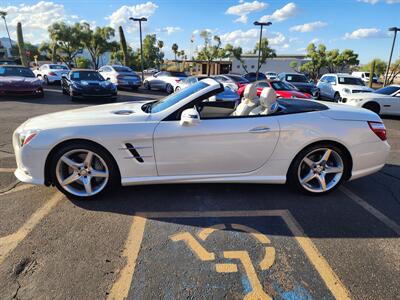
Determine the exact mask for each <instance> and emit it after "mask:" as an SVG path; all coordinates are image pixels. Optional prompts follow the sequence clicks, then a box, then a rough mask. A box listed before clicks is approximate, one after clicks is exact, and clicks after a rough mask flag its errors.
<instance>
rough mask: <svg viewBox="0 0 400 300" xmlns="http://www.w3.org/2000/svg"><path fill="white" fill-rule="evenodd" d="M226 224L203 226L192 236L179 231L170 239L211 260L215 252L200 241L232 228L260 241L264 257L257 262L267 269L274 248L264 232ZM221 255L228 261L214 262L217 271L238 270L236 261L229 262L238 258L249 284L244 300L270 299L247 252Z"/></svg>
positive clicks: (206, 259)
mask: <svg viewBox="0 0 400 300" xmlns="http://www.w3.org/2000/svg"><path fill="white" fill-rule="evenodd" d="M228 225H229V226H226V225H225V224H216V225H213V226H211V227H208V228H204V229H202V230H200V231H199V232H198V233H197V236H193V235H192V234H191V233H189V232H181V233H178V234H174V235H172V236H170V239H171V240H172V241H174V242H179V241H182V242H184V243H185V244H186V246H187V247H188V248H189V249H190V250H191V251H192V252H193V253H194V254H196V256H197V257H198V258H199V259H200V260H201V261H204V262H212V261H214V260H215V259H216V258H215V253H213V252H209V251H207V249H205V248H204V247H203V246H202V244H201V241H205V240H206V239H207V238H208V236H210V235H211V234H212V233H213V232H215V231H218V230H224V229H226V228H227V227H230V228H232V229H235V230H238V231H242V232H246V233H249V234H251V235H252V236H253V237H254V238H255V239H256V240H257V241H258V242H260V243H261V244H262V245H263V246H264V249H263V250H264V258H263V259H262V260H261V262H260V263H259V264H258V266H259V267H260V269H261V270H263V271H264V270H267V269H269V268H270V267H271V266H272V265H273V263H274V261H275V248H274V247H271V246H270V244H271V241H270V240H269V238H268V237H267V236H266V235H265V234H263V233H261V232H259V231H257V230H256V229H254V228H251V227H249V226H246V225H241V224H228ZM223 257H224V258H225V259H227V260H228V262H227V263H216V264H215V271H216V272H218V273H234V272H238V265H237V263H234V262H231V261H232V260H233V261H235V260H239V262H240V263H241V264H242V266H243V269H244V272H245V274H246V276H247V279H248V281H249V283H250V285H251V291H250V292H249V293H247V294H246V295H245V297H244V299H245V300H267V299H268V300H272V297H271V296H269V295H268V294H267V293H265V292H264V290H263V287H262V285H261V283H260V280H259V279H258V276H257V273H256V268H255V267H254V265H253V263H252V261H251V259H250V255H249V252H247V251H243V250H240V251H223Z"/></svg>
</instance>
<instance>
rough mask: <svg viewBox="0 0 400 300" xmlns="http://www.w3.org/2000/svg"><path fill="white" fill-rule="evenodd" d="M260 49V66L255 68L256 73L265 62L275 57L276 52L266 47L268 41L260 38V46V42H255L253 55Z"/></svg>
mask: <svg viewBox="0 0 400 300" xmlns="http://www.w3.org/2000/svg"><path fill="white" fill-rule="evenodd" d="M259 49H261V55H260V65H259V66H257V71H256V72H259V71H260V69H261V66H262V65H263V64H265V62H266V61H267V59H268V58H274V57H276V52H275V50H274V49H272V48H270V47H269V46H268V39H267V38H262V39H261V46H260V42H257V44H256V46H255V48H254V50H253V53H254V54H256V53H258V50H259Z"/></svg>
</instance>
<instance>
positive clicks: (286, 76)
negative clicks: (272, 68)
mask: <svg viewBox="0 0 400 300" xmlns="http://www.w3.org/2000/svg"><path fill="white" fill-rule="evenodd" d="M278 78H279V79H280V80H282V81H285V82H289V83H290V84H292V85H294V86H295V87H296V88H297V89H298V90H299V91H300V92H304V93H308V94H310V95H311V96H312V97H313V98H314V99H318V98H319V96H320V91H319V88H318V87H317V86H316V85H315V84H314V83H313V82H312V81H310V80H309V79H308V78H307V76H306V75H304V74H300V73H280V74H279V75H278Z"/></svg>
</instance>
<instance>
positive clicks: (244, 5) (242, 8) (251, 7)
mask: <svg viewBox="0 0 400 300" xmlns="http://www.w3.org/2000/svg"><path fill="white" fill-rule="evenodd" d="M239 3H240V4H238V5H234V6H231V7H229V8H228V9H227V10H226V12H225V13H226V14H228V15H235V16H239V18H237V19H236V20H235V22H239V23H247V20H248V16H247V15H248V14H249V13H251V12H255V11H260V10H263V9H265V8H266V7H267V6H268V4H266V3H264V2H258V1H253V2H243V1H241V2H239Z"/></svg>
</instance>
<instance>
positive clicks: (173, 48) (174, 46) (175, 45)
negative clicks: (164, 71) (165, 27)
mask: <svg viewBox="0 0 400 300" xmlns="http://www.w3.org/2000/svg"><path fill="white" fill-rule="evenodd" d="M171 49H172V51H173V52H174V54H175V60H176V55H177V54H178V49H179V47H178V45H177V44H176V43H173V44H172V47H171Z"/></svg>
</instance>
